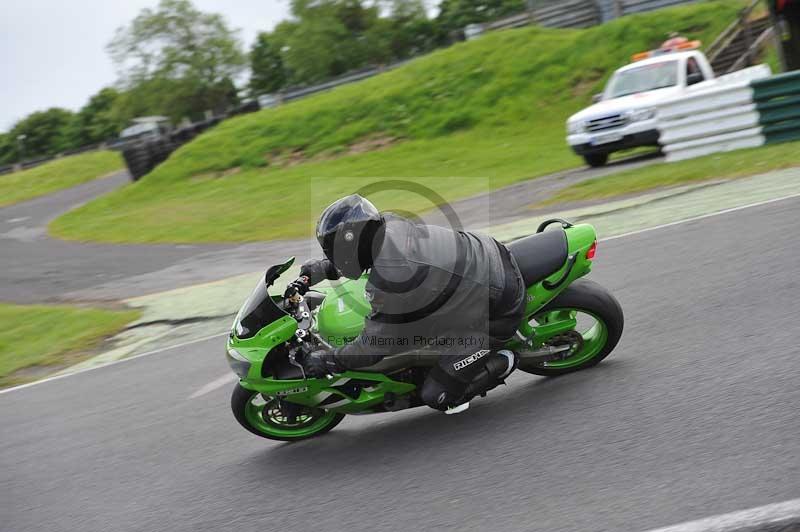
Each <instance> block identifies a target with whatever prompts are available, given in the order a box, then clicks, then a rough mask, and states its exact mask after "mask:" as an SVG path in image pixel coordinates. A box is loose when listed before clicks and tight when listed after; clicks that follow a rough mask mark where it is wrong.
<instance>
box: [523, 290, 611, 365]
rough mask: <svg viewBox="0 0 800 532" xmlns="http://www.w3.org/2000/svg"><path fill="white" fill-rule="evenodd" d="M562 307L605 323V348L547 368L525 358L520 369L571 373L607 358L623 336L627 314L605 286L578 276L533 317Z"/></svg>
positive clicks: (603, 346)
mask: <svg viewBox="0 0 800 532" xmlns="http://www.w3.org/2000/svg"><path fill="white" fill-rule="evenodd" d="M562 309H565V310H577V311H579V312H583V313H586V314H591V315H592V316H593V317H595V319H596V320H597V321H598V322H602V324H603V325H604V326H605V334H606V339H605V343H604V344H603V345H602V348H600V349H599V351H598V352H597V353H596V354H595V355H593V356H592V357H591V358H589V359H588V360H585V361H583V362H581V363H580V364H577V365H575V366H570V367H561V368H556V367H547V366H545V365H543V364H542V363H541V362H533V361H531V362H527V363H525V361H522V362H520V366H519V369H521V370H522V371H524V372H526V373H533V374H535V375H543V376H545V377H553V376H556V375H563V374H565V373H572V372H573V371H580V370H582V369H586V368H590V367H592V366H595V365H597V364H599V363H600V361H601V360H603V359H604V358H606V357H607V356H608V355H609V354H610V353H611V351H613V350H614V348H615V347H616V346H617V343H618V342H619V339H620V337H621V336H622V330H623V328H624V325H625V317H624V315H623V312H622V307H621V306H620V304H619V301H617V298H615V297H614V296H613V295H612V294H611V292H609V291H608V290H606V289H605V288H604V287H602V286H601V285H599V284H597V283H595V282H593V281H590V280H588V279H578V280H577V281H575V282H574V283H572V284H571V285H570V286H568V287H567V288H566V289H564V291H563V292H561V293H560V294H559V295H557V296H556V297H555V299H553V300H552V301H551V302H550V303H548V304H547V305H545V306H544V308H542V309H541V310H540V311H539V312H537V313H536V314H535V315H534V318H535V317H536V316H540V315H542V314H545V313H548V312H553V311H556V310H562Z"/></svg>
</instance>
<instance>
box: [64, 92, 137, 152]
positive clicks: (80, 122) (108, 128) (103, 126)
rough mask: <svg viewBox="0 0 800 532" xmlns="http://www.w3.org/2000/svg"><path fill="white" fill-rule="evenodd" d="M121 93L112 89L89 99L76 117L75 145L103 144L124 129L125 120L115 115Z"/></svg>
mask: <svg viewBox="0 0 800 532" xmlns="http://www.w3.org/2000/svg"><path fill="white" fill-rule="evenodd" d="M119 97H120V93H119V92H118V91H117V90H116V89H113V88H111V87H106V88H104V89H100V91H99V92H98V93H97V94H95V95H93V96H92V97H91V98H89V101H88V102H87V103H86V105H84V106H83V107H81V109H80V111H78V114H77V115H76V116H75V121H74V129H75V132H74V134H73V139H74V143H75V144H78V145H80V146H85V145H87V144H94V143H96V142H103V141H105V140H108V139H110V138H113V137H114V136H116V134H117V133H119V131H120V129H122V127H124V125H125V120H121V119H120V118H119V117H117V116H115V115H114V112H113V109H114V104H115V103H116V101H117V100H118V99H119Z"/></svg>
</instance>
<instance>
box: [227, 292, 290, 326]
mask: <svg viewBox="0 0 800 532" xmlns="http://www.w3.org/2000/svg"><path fill="white" fill-rule="evenodd" d="M286 315H287V314H286V312H284V311H283V310H281V309H280V308H279V307H278V305H277V304H275V302H274V301H273V300H272V297H270V295H269V293H267V285H266V283H265V282H264V281H259V283H258V285H256V288H255V290H253V293H252V294H250V297H249V298H247V301H245V303H244V305H243V306H242V308H241V309H240V310H239V314H237V315H236V322H235V323H234V329H235V331H236V336H237V337H238V338H240V339H242V340H243V339H246V338H252V337H253V336H255V335H256V334H257V333H258V331H260V330H261V329H263V328H264V327H266V326H267V325H269V324H270V323H272V322H274V321H277V320H279V319H281V318H282V317H284V316H286Z"/></svg>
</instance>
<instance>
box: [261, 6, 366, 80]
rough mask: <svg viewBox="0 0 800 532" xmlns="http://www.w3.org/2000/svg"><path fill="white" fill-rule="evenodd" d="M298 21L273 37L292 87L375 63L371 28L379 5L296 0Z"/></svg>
mask: <svg viewBox="0 0 800 532" xmlns="http://www.w3.org/2000/svg"><path fill="white" fill-rule="evenodd" d="M291 5H292V15H293V17H294V20H292V21H287V22H283V23H281V24H279V25H278V26H277V27H276V28H275V31H274V32H273V34H272V37H273V39H274V41H275V43H276V45H279V46H280V51H281V54H282V56H283V62H284V65H285V67H286V71H287V73H288V76H289V80H290V83H292V84H308V83H314V82H318V81H322V80H325V79H328V78H330V77H333V76H338V75H340V74H343V73H345V72H348V71H351V70H354V69H357V68H360V67H363V66H365V65H368V64H370V63H372V62H374V60H373V50H374V46H375V44H376V43H375V42H374V40H370V38H369V36H370V28H372V27H373V26H374V25H375V24H376V22H377V21H378V19H379V15H380V11H379V9H378V7H377V6H376V5H373V6H369V7H367V6H365V5H364V4H363V3H362V2H361V1H360V0H292V4H291Z"/></svg>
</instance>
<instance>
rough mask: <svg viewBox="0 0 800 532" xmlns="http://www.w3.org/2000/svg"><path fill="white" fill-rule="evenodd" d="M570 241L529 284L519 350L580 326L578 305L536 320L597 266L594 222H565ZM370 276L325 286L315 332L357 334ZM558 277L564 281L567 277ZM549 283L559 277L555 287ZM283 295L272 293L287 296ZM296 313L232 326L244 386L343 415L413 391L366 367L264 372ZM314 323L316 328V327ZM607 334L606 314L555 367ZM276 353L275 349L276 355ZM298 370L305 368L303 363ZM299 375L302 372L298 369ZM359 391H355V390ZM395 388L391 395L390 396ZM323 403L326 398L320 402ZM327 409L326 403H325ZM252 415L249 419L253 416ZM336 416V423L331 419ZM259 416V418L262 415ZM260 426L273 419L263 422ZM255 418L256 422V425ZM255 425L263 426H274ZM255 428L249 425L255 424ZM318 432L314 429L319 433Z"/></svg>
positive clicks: (343, 338) (581, 357) (282, 434)
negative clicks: (309, 373) (316, 374)
mask: <svg viewBox="0 0 800 532" xmlns="http://www.w3.org/2000/svg"><path fill="white" fill-rule="evenodd" d="M566 235H567V241H568V259H567V261H566V263H565V264H564V266H563V267H562V268H561V269H560V270H559V271H557V272H556V273H554V274H552V275H551V276H550V277H548V278H547V279H546V280H544V281H542V282H539V283H537V284H535V285H533V286H530V287H528V288H527V299H528V302H527V307H526V312H525V314H526V315H525V319H524V320H523V322H522V323H521V324H520V326H519V331H520V333H521V334H522V335H524V336H525V337H526V341H523V340H522V339H519V338H515V339H514V340H513V341H511V342H509V344H508V347H509V348H512V349H515V348H516V349H522V348H526V349H536V348H539V347H541V346H542V345H544V344H546V343H547V342H548V341H549V340H551V339H553V338H555V337H557V336H559V335H563V334H564V333H567V332H569V331H573V330H574V329H575V328H576V323H577V321H576V312H575V311H571V310H569V309H567V310H562V311H550V312H546V313H545V315H538V317H537V318H536V322H534V324H533V325H532V324H531V323H530V322H531V321H532V319H533V318H534V316H537V312H538V313H540V314H541V311H542V309H543V307H545V305H547V304H548V303H549V302H551V301H552V300H553V299H554V298H555V297H556V296H558V294H559V293H561V292H562V291H564V290H565V289H566V288H567V287H568V286H569V285H570V284H571V283H572V282H573V281H575V280H576V279H578V278H580V277H582V276H585V275H586V274H588V273H589V271H590V270H591V265H592V262H591V260H590V259H588V258H587V256H586V254H587V252H588V251H589V249H590V248H591V247H592V245H593V244H594V243H595V241H596V234H595V231H594V228H593V227H592V226H591V225H588V224H580V225H575V226H571V227H568V228H567V229H566ZM570 264H571V266H570ZM366 280H367V279H366V276H364V277H362V278H361V279H359V280H356V281H350V280H346V281H343V282H337V283H334V285H333V286H332V287H331V288H329V289H327V290H325V292H326V295H325V299H324V301H323V302H322V304H321V305H320V307H319V308H318V309H317V310H316V327H315V329H316V331H315V332H317V333H318V334H319V336H320V337H321V338H322V339H323V340H324V341H325V342H327V343H328V344H330V345H332V346H340V345H344V344H345V343H346V342H348V341H351V340H352V339H353V338H355V337H356V336H358V335H359V334H360V332H361V330H362V329H363V326H364V319H365V317H366V316H367V315H368V314H369V312H370V310H371V308H370V305H369V303H368V301H367V299H366V296H365V291H364V288H365V284H366ZM560 280H561V282H560V283H558V281H560ZM548 283H551V284H554V283H557V286H555V287H552V286H551V288H550V289H548V288H546V286H549V285H548ZM280 299H281V298H279V297H273V300H275V301H280ZM297 329H298V326H297V321H296V320H295V318H293V317H291V316H289V315H284V316H283V317H281V318H279V319H277V320H276V321H273V322H272V323H270V324H268V325H267V326H265V327H264V328H263V329H261V330H260V331H259V332H258V333H257V334H256V335H255V336H253V337H252V338H248V339H240V338H238V337H237V335H236V333H235V331H233V332H231V335H230V337H229V339H228V348H229V349H235V350H236V351H237V352H238V354H239V355H241V356H242V357H244V358H245V359H247V360H248V361H249V362H250V364H251V366H250V369H249V371H248V372H247V375H246V377H245V378H243V379H241V381H240V385H241V387H243V388H244V389H246V390H250V391H252V392H257V393H260V394H262V395H263V396H265V397H280V398H281V400H283V401H286V402H288V403H294V404H297V405H304V406H305V407H311V408H312V410H313V411H316V412H325V411H327V412H334V413H338V414H353V413H369V412H372V411H374V410H375V409H376V407H377V408H380V407H381V405H385V403H386V401H387V398H393V399H394V398H401V397H403V396H406V395H407V394H409V393H411V392H413V391H414V389H415V385H414V384H412V383H409V382H401V381H397V380H393V379H392V378H391V377H388V376H386V375H383V374H381V373H371V372H364V371H348V372H345V373H342V374H339V375H336V376H332V377H328V378H308V379H302V378H293V379H275V378H272V377H271V376H269V375H267V376H264V375H265V373H268V372H264V370H263V368H264V363H265V361H267V360H268V358H269V356H286V354H285V353H286V351H285V349H284V348H282V347H281V346H283V345H284V344H285V343H287V342H288V341H289V340H291V339H292V338H293V337H294V335H295V332H296V331H297ZM312 330H313V329H312ZM606 338H607V330H606V328H605V325H604V324H603V323H602V321H600V320H598V326H596V327H595V328H593V329H592V330H590V331H587V333H586V337H585V339H584V347H583V348H582V350H581V352H580V353H576V354H575V355H574V356H570V357H569V358H567V359H564V360H559V361H558V362H556V363H552V364H550V366H551V367H554V368H570V367H572V366H577V365H580V364H583V363H585V362H586V360H588V359H590V358H592V357H594V356H595V355H596V354H597V353H598V352H599V351H600V350H601V349H602V347H603V345H604V344H605V341H606ZM273 353H276V354H275V355H273ZM298 372H299V370H298ZM298 374H299V373H298ZM350 381H358V387H355V388H350V389H348V388H347V387H346V385H347V383H348V382H350ZM354 390H356V391H354ZM387 394H388V395H387ZM323 401H324V404H322V405H321V403H323ZM247 408H248V409H249V410H247V412H249V413H248V414H246V415H247V416H250V417H252V415H253V414H252V409H253V408H255V407H253V406H252V405H248V407H247ZM320 409H322V410H320ZM250 417H248V419H250ZM340 418H341V416H339V417H338V418H334V417H331V416H327V415H322V414H320V415H319V418H318V419H319V421H318V422H314V423H313V424H311V425H309V426H311V427H313V428H312V429H308V427H306V429H304V430H303V431H302V432H300V429H298V432H297V433H296V434H295V436H296V438H297V439H299V438H302V437H308V435H309V434H308V433H309V430H311V432H312V433H313V432H314V431H315V430H318V431H319V432H323V431H324V430H328V429H327V427H328V426H329V425H332V424H335V423H338V421H339V420H340ZM326 419H330V421H331V423H330V424H328V423H326V422H325V420H326ZM255 421H258V420H255ZM256 424H257V425H259V427H261V426H262V425H264V426H266V425H268V423H263V422H262V423H256ZM252 425H253V423H251V427H252ZM259 427H256V428H257V430H258V431H261V432H263V431H264V430H268V428H266V429H265V428H263V427H261V428H259ZM249 430H250V429H249ZM312 435H313V434H312ZM266 436H267V437H276V438H278V439H292V438H293V436H292V433H291V430H289V432H286V430H281V431H279V432H275V433H273V434H266Z"/></svg>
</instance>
